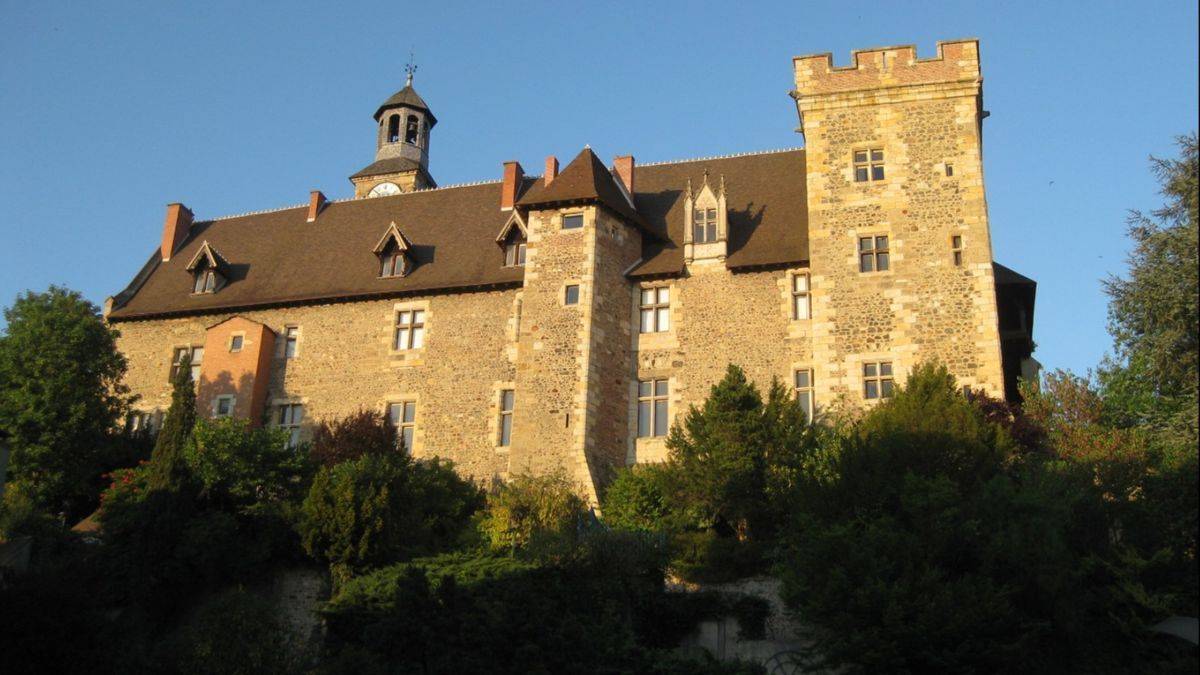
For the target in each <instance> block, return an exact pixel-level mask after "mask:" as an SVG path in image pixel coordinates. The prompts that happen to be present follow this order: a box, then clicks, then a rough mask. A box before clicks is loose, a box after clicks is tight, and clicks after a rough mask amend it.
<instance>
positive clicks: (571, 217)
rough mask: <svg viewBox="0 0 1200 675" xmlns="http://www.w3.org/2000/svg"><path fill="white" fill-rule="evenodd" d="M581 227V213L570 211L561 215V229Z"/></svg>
mask: <svg viewBox="0 0 1200 675" xmlns="http://www.w3.org/2000/svg"><path fill="white" fill-rule="evenodd" d="M581 227H583V214H582V213H571V214H568V215H565V216H563V224H562V229H564V230H578V229H579V228H581Z"/></svg>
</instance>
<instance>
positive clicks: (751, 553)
mask: <svg viewBox="0 0 1200 675" xmlns="http://www.w3.org/2000/svg"><path fill="white" fill-rule="evenodd" d="M671 549H672V553H673V556H672V558H671V571H672V572H674V573H675V575H676V576H678V577H679V578H681V579H683V580H685V581H691V582H693V583H724V582H728V581H736V580H737V579H744V578H746V577H751V576H755V575H757V574H762V573H763V572H765V571H766V569H767V561H766V554H765V551H764V547H763V544H761V543H759V542H755V541H739V540H737V539H736V538H733V537H723V536H721V535H719V534H718V533H716V532H713V531H712V530H704V531H700V532H694V531H693V532H680V533H678V534H676V535H674V537H673V538H672V540H671Z"/></svg>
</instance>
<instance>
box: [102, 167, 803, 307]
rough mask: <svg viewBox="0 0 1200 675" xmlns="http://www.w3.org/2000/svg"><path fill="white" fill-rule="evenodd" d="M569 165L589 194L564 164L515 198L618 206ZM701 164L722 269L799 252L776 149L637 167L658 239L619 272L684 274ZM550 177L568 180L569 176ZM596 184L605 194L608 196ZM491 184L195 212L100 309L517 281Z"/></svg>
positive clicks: (250, 302)
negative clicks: (165, 249)
mask: <svg viewBox="0 0 1200 675" xmlns="http://www.w3.org/2000/svg"><path fill="white" fill-rule="evenodd" d="M579 161H583V162H585V169H584V170H582V171H580V172H579V175H580V176H582V177H583V178H581V179H580V181H581V182H582V183H584V184H585V185H587V184H588V183H587V181H591V182H590V186H591V190H592V191H591V192H575V191H574V190H575V188H572V190H571V191H568V190H567V188H566V187H564V188H561V190H562V191H561V192H558V191H556V192H551V191H552V190H556V186H558V185H559V184H560V182H561V181H564V179H565V178H567V177H569V176H568V173H569V172H570V170H571V165H568V167H567V169H566V170H564V171H563V172H562V174H560V175H559V177H558V179H557V180H555V181H553V182H551V184H550V187H549V188H541V187H540V180H538V181H535V180H533V179H530V178H527V179H525V184H524V191H525V195H523V196H522V199H520V200H518V203H519V204H523V205H524V204H529V203H537V204H542V203H549V202H543V201H542V200H544V199H568V198H578V197H573V195H581V194H588V195H590V196H589V197H587V198H589V199H595V200H599V201H601V202H602V203H604V204H610V202H611V204H612V205H609V208H612V209H613V210H616V209H617V208H618V206H619V205H620V204H621V201H618V199H617V197H619V198H620V200H624V194H622V193H621V192H620V188H618V187H617V186H616V183H615V182H613V180H612V177H611V175H609V172H608V170H607V169H605V168H604V167H603V165H602V164H599V160H598V159H596V158H595V154H594V153H592V152H591V151H590V150H588V151H585V152H584V153H581V155H580V157H577V158H576V159H575V160H574V161H573V162H572V165H574V164H575V163H576V162H579ZM706 169H707V170H708V171H709V173H710V175H711V177H712V179H713V180H716V179H718V178H719V177H720V176H721V175H724V177H725V186H726V201H727V204H728V207H729V229H730V240H729V257H728V259H727V260H726V264H727V265H729V266H730V267H731V268H748V267H759V266H772V265H788V264H795V263H799V262H803V261H807V259H808V219H807V204H806V201H805V180H804V151H803V150H788V151H780V152H769V153H759V154H753V155H743V156H736V157H725V158H714V159H702V160H691V161H683V162H675V163H668V164H651V165H645V166H640V167H638V168H637V174H636V179H635V189H636V193H635V194H634V204H636V206H637V211H636V214H635V215H637V216H638V218H639V222H640V223H641V224H640V226H639V227H641V228H644V229H643V231H645V232H648V233H652V234H653V235H655V236H657V237H661V241H658V240H654V239H653V237H646V238H645V239H644V241H645V242H647V243H645V245H644V247H643V256H642V257H643V260H642V262H641V263H640V264H639V265H638V266H637V267H636V268H635V269H634V270H633V271H632V272H631V274H630V275H631V276H634V277H644V276H655V275H668V274H678V273H680V272H682V271H683V218H684V217H683V193H684V190H685V188H686V185H687V180H688V178H691V180H692V185H693V187H694V188H696V189H699V186H700V185H701V184H702V181H703V177H704V171H705V170H706ZM606 176H607V182H606V181H605V180H603V179H604V178H605V177H606ZM584 178H586V179H587V180H584ZM562 184H563V185H564V186H568V187H569V186H572V185H573V184H574V180H573V179H572V182H566V183H562ZM607 185H611V187H612V188H613V189H615V190H617V193H616V194H615V195H614V194H612V193H611V192H606V191H605V190H607V189H608V188H607V187H604V186H607ZM500 188H501V186H500V183H499V182H496V183H485V184H480V185H468V186H462V187H449V188H440V189H435V190H423V191H418V192H411V193H404V194H400V195H396V196H393V197H377V198H373V199H358V200H350V201H343V202H331V203H329V204H328V205H327V206H326V207H325V208H324V209H323V210H322V211H321V213H320V215H319V216H318V217H317V219H316V221H315V222H312V223H309V222H306V220H307V207H297V208H291V209H283V210H279V211H271V212H266V213H257V214H250V215H244V216H237V217H233V218H222V219H219V220H212V221H201V222H197V223H196V224H195V225H193V227H192V230H191V232H190V234H189V236H188V239H187V241H186V242H184V244H183V246H182V247H181V248H180V250H179V251H177V252H176V253H175V254H174V255H173V256H172V258H171V260H170V261H168V262H165V263H160V262H158V260H157V256H155V257H153V258H152V259H151V260H150V261H148V262H147V264H146V265H145V266H144V267H143V269H142V270H141V271H140V272H139V273H138V275H137V276H136V277H135V279H134V281H133V283H131V284H130V287H129V288H127V289H126V290H125V291H123V292H122V293H120V294H118V295H117V296H116V298H115V299H114V309H113V311H112V312H111V313H110V315H109V316H110V318H112V319H114V320H120V319H133V318H138V317H148V316H158V315H170V314H184V313H200V312H206V311H213V312H215V311H228V310H232V309H241V308H246V307H253V306H264V305H280V304H289V303H297V302H315V301H321V300H335V299H351V298H365V297H387V296H395V295H402V294H405V293H417V292H421V293H426V292H432V291H436V290H448V289H460V288H471V287H481V286H489V285H505V284H512V285H516V284H520V283H521V281H522V279H523V269H522V268H520V267H504V265H503V263H504V256H503V252H502V250H501V249H500V247H499V246H498V245H497V244H496V236H497V234H498V233H499V232H500V230H501V228H502V227H504V225H505V223H506V222H507V221H508V219H509V217H510V215H511V212H505V211H501V210H500ZM539 191H540V192H541V193H542V194H541V195H538V194H537V193H538V192H539ZM547 194H549V195H550V196H549V197H547ZM526 197H528V200H527V199H526ZM625 208H626V209H628V204H626V205H625ZM392 222H395V223H396V225H397V227H398V228H399V229H400V230H401V231H402V232H403V233H404V235H405V237H406V238H407V239H408V240H409V241H410V242H411V244H412V248H411V249H410V252H411V254H412V256H413V260H414V262H415V264H414V267H413V269H412V271H411V272H410V273H409V274H408V275H407V276H405V277H402V278H390V279H380V278H378V273H379V260H378V258H377V257H376V256H375V254H374V253H373V252H372V248H373V247H374V246H375V245H376V243H378V241H379V239H380V237H382V236H383V234H384V232H386V231H387V228H388V226H389V225H390V224H391V223H392ZM205 241H207V242H209V244H210V245H211V246H213V247H214V248H216V249H217V250H219V251H220V252H221V255H222V256H223V257H224V258H225V259H226V260H227V262H228V270H229V273H228V282H227V284H226V285H225V286H224V287H223V288H222V289H221V290H220V292H218V293H214V294H207V295H203V294H202V295H192V293H191V291H192V281H193V280H192V277H191V275H190V274H189V273H188V272H186V271H185V270H184V267H185V266H186V265H187V263H188V261H190V260H191V259H192V257H194V256H195V255H196V252H197V251H198V250H199V248H200V246H201V245H202V243H203V242H205Z"/></svg>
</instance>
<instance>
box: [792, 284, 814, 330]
mask: <svg viewBox="0 0 1200 675" xmlns="http://www.w3.org/2000/svg"><path fill="white" fill-rule="evenodd" d="M802 280H803V282H804V288H803V289H801V288H799V285H800V281H802ZM791 286H792V321H808V320H809V319H812V275H811V274H810V273H808V272H795V273H793V274H792V279H791ZM801 302H803V307H804V312H803V316H801V312H800V307H801Z"/></svg>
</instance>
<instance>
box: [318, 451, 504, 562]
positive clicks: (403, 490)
mask: <svg viewBox="0 0 1200 675" xmlns="http://www.w3.org/2000/svg"><path fill="white" fill-rule="evenodd" d="M482 502H483V496H482V492H481V491H480V490H479V488H477V487H476V486H475V485H473V484H472V483H470V482H468V481H465V480H463V479H462V478H460V477H459V476H458V474H456V473H455V472H454V468H453V465H451V464H450V463H449V462H443V461H440V460H436V459H434V460H429V461H422V460H413V459H410V458H409V457H408V456H406V455H403V454H401V453H399V452H390V453H383V454H364V455H362V456H361V457H359V458H357V459H354V460H350V461H347V462H342V463H341V464H336V465H334V466H332V467H324V468H322V469H320V470H319V471H318V472H317V475H316V477H315V478H314V479H313V483H312V487H311V488H310V489H309V492H308V496H307V497H306V498H305V500H304V504H303V507H302V513H301V520H300V524H299V530H300V535H301V539H302V542H303V545H304V548H305V550H306V551H308V553H309V555H311V556H313V557H314V558H315V559H317V560H320V561H324V562H327V563H329V565H330V567H331V570H332V572H333V574H334V577H335V580H336V581H338V582H342V581H345V580H346V579H348V578H349V576H350V575H351V574H352V573H355V572H361V571H364V570H366V569H369V568H371V567H378V566H380V565H385V564H387V563H391V562H396V561H399V560H405V559H407V558H411V557H413V556H416V555H420V554H426V553H433V552H437V551H441V550H445V549H446V548H448V547H449V546H450V545H452V544H453V543H454V542H455V541H456V540H457V539H458V537H459V536H460V534H461V533H462V531H463V529H464V528H465V527H466V526H467V525H468V524H469V522H470V518H471V515H472V514H473V513H474V512H475V510H476V509H477V508H479V506H480V505H481V504H482Z"/></svg>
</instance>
